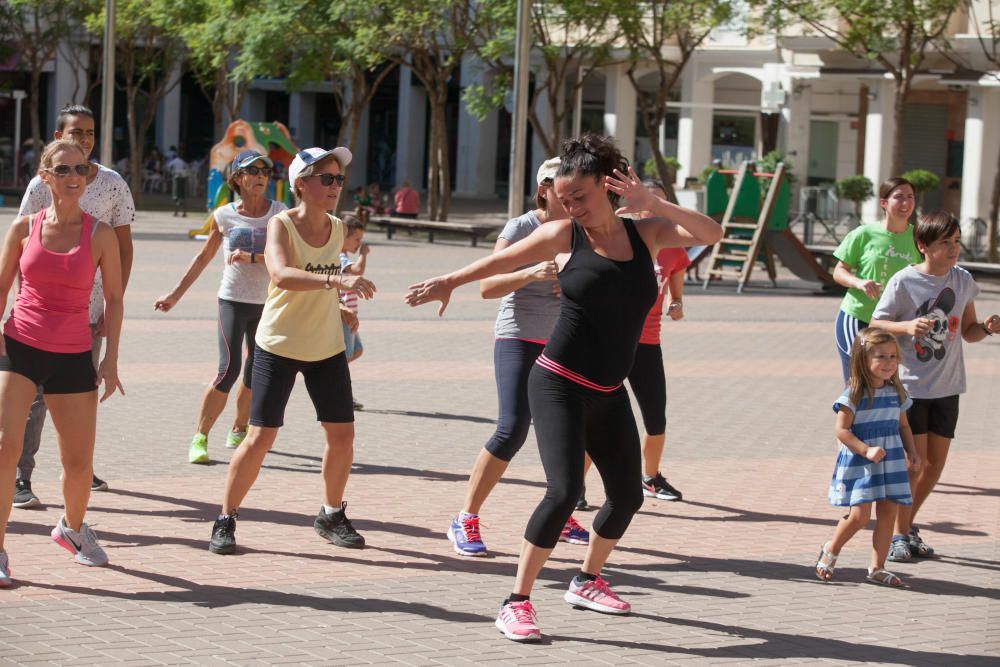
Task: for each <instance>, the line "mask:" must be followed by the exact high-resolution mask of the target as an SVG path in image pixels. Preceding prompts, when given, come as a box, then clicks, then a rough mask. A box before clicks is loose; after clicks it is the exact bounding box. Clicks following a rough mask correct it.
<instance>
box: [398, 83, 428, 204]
mask: <svg viewBox="0 0 1000 667" xmlns="http://www.w3.org/2000/svg"><path fill="white" fill-rule="evenodd" d="M426 123H427V93H426V92H425V91H424V89H423V87H422V86H419V85H414V81H413V73H412V72H411V71H410V68H409V67H402V68H400V70H399V120H398V121H397V125H396V184H397V185H398V184H401V183H402V182H403V181H407V180H408V181H409V182H410V185H412V186H413V189H414V190H419V191H422V190H423V189H424V187H423V183H424V176H423V169H424V147H425V146H426V144H427V136H426V131H427V130H426Z"/></svg>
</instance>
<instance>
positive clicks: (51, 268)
mask: <svg viewBox="0 0 1000 667" xmlns="http://www.w3.org/2000/svg"><path fill="white" fill-rule="evenodd" d="M44 218H45V209H43V210H42V211H40V212H39V213H38V215H36V216H35V218H34V220H32V224H31V231H30V232H29V233H28V243H27V244H25V246H24V250H23V251H22V252H21V260H20V262H19V263H18V265H19V267H20V269H21V288H20V289H19V290H18V292H17V299H16V300H15V301H14V307H13V308H12V309H11V311H10V317H9V318H7V322H6V324H5V325H4V334H6V335H7V336H10V337H11V338H13V339H14V340H16V341H18V342H19V343H24V344H25V345H30V346H31V347H34V348H38V349H39V350H45V351H46V352H61V353H78V352H89V351H90V349H91V336H90V290H91V288H92V287H93V286H94V273H95V272H96V267H95V266H94V259H93V256H92V253H91V250H90V234H91V228H92V226H93V224H94V223H93V220H94V219H93V218H92V217H90V216H89V215H88V214H86V213H84V214H83V220H82V223H83V224H82V225H81V229H80V243H79V244H77V246H76V247H75V248H73V249H72V250H70V251H69V252H53V251H51V250H47V249H45V248H44V247H43V246H42V220H43V219H44Z"/></svg>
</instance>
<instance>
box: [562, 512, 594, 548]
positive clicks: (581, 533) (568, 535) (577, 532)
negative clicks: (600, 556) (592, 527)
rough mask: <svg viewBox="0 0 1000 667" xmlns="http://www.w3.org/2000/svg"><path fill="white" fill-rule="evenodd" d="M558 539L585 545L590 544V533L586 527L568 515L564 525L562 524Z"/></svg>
mask: <svg viewBox="0 0 1000 667" xmlns="http://www.w3.org/2000/svg"><path fill="white" fill-rule="evenodd" d="M559 539H560V540H562V541H563V542H569V543H570V544H583V545H587V544H590V533H588V532H587V529H586V528H584V527H583V526H581V525H580V524H579V523H578V522H577V520H576V519H574V518H573V517H570V518H569V519H567V520H566V525H565V526H563V529H562V533H560V535H559Z"/></svg>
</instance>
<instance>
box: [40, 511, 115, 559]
mask: <svg viewBox="0 0 1000 667" xmlns="http://www.w3.org/2000/svg"><path fill="white" fill-rule="evenodd" d="M52 539H53V540H54V541H55V543H56V544H58V545H59V546H61V547H62V548H63V549H65V550H66V551H68V552H70V553H71V554H73V560H75V561H76V562H77V563H79V564H80V565H88V566H91V567H102V566H104V565H107V564H108V555H107V554H106V553H104V549H102V548H101V545H100V544H98V543H97V534H96V533H94V531H93V530H91V529H90V526H88V525H87V524H85V523H82V524H80V532H77V531H75V530H73V529H72V528H70V527H69V526H67V525H66V517H62V518H60V519H59V523H58V524H56V527H55V528H53V529H52Z"/></svg>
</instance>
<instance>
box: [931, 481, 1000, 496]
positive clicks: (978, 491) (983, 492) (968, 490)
mask: <svg viewBox="0 0 1000 667" xmlns="http://www.w3.org/2000/svg"><path fill="white" fill-rule="evenodd" d="M941 487H950V488H952V489H961V490H960V491H950V490H948V489H947V488H941ZM934 493H944V494H947V495H954V496H993V497H994V498H997V497H1000V489H987V488H983V487H981V486H968V485H967V484H949V483H947V482H938V483H937V485H936V486H935V487H934Z"/></svg>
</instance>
